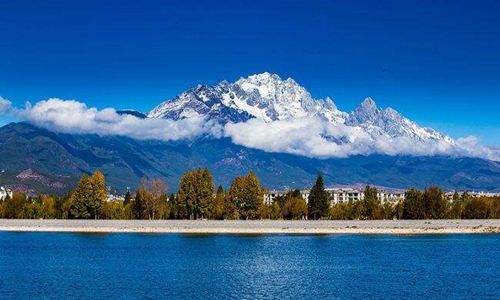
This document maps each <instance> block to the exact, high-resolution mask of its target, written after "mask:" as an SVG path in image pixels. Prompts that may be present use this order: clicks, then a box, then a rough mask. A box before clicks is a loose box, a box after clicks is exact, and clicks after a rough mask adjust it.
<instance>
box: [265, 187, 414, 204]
mask: <svg viewBox="0 0 500 300" xmlns="http://www.w3.org/2000/svg"><path fill="white" fill-rule="evenodd" d="M325 190H326V191H327V192H328V194H329V195H330V200H331V204H332V205H335V204H337V203H347V202H349V201H353V202H356V201H359V200H363V199H364V198H365V193H364V191H363V190H360V189H354V188H343V189H335V188H327V189H325ZM287 192H288V191H277V190H272V191H268V192H266V193H264V203H266V204H271V203H273V202H274V200H275V199H276V197H278V196H284V195H286V193H287ZM309 193H310V190H301V191H300V194H301V195H302V198H303V199H304V200H305V201H306V203H307V202H308V200H309ZM377 197H378V199H379V200H380V203H382V204H384V203H385V202H390V203H397V202H399V201H402V200H404V198H405V192H404V191H383V190H380V191H378V194H377Z"/></svg>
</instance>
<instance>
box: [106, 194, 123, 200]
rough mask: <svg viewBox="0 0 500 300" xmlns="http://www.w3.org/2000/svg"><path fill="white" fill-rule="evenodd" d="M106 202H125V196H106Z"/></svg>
mask: <svg viewBox="0 0 500 300" xmlns="http://www.w3.org/2000/svg"><path fill="white" fill-rule="evenodd" d="M106 200H107V201H108V202H109V201H125V196H122V195H113V194H108V195H107V196H106Z"/></svg>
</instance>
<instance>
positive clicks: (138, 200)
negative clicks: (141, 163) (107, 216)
mask: <svg viewBox="0 0 500 300" xmlns="http://www.w3.org/2000/svg"><path fill="white" fill-rule="evenodd" d="M145 194H146V191H145V190H144V189H143V188H142V186H139V187H138V188H137V191H136V192H135V200H134V201H133V209H132V212H133V215H134V218H135V219H139V220H143V219H147V215H146V204H145V201H146V200H145V197H146V196H145Z"/></svg>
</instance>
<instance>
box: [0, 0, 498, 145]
mask: <svg viewBox="0 0 500 300" xmlns="http://www.w3.org/2000/svg"><path fill="white" fill-rule="evenodd" d="M310 2H313V3H310ZM499 14H500V1H357V2H355V1H262V2H257V1H246V0H244V1H189V0H188V1H147V0H146V1H140V2H139V1H106V2H104V1H93V0H91V1H50V0H49V1H46V0H45V1H2V2H0V96H2V97H4V98H7V99H10V100H11V101H13V102H14V104H15V105H16V106H20V105H23V103H24V102H25V101H31V102H36V101H39V100H42V99H47V98H49V97H59V98H64V99H77V100H79V101H82V102H85V103H87V104H88V105H89V106H96V107H99V108H104V107H115V108H134V109H138V110H141V111H147V110H150V109H151V108H153V107H154V106H155V105H156V104H158V103H159V102H161V101H163V100H165V99H168V98H171V97H173V96H175V95H176V94H178V93H180V92H182V91H184V90H185V89H187V88H189V87H191V86H194V85H196V84H198V83H207V84H215V83H217V82H219V81H221V80H223V79H227V80H229V81H234V80H236V79H238V78H239V77H240V76H247V75H251V74H255V73H260V72H264V71H269V72H272V73H277V74H279V75H280V76H282V77H285V78H286V77H293V78H294V79H295V80H296V81H298V82H299V83H300V84H302V85H303V86H305V87H306V88H307V89H308V90H309V91H310V92H311V93H312V94H313V96H314V97H316V98H322V97H325V96H330V97H331V98H332V99H333V100H334V101H335V103H336V104H337V105H338V107H339V108H340V109H341V110H344V111H350V110H352V109H354V108H355V107H356V106H357V105H358V104H359V102H361V101H362V100H363V99H364V98H365V97H366V96H371V97H372V98H374V99H375V100H376V101H377V103H378V104H379V105H380V106H383V107H386V106H391V107H394V108H395V109H396V110H398V111H400V112H401V113H402V114H404V115H405V116H407V117H409V118H411V119H413V120H415V121H417V122H418V123H420V124H421V125H425V126H431V127H434V128H436V129H438V130H442V131H444V132H445V133H448V134H451V135H452V136H453V137H460V136H467V135H477V136H478V137H480V138H481V139H482V140H483V141H484V142H486V143H494V144H499V143H500V134H499V132H500V119H499V117H498V116H499V112H500V100H499V99H500V71H499V70H500V38H499V37H500V18H499V17H498V16H499ZM0 121H1V122H2V123H5V122H6V121H7V119H5V117H3V119H0Z"/></svg>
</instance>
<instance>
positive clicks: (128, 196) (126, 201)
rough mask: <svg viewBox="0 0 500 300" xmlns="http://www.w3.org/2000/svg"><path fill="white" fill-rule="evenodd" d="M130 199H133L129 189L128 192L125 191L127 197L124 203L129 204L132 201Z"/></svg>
mask: <svg viewBox="0 0 500 300" xmlns="http://www.w3.org/2000/svg"><path fill="white" fill-rule="evenodd" d="M130 201H132V195H131V194H130V191H129V190H127V192H126V193H125V197H124V199H123V205H124V206H127V205H128V204H129V203H130Z"/></svg>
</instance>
